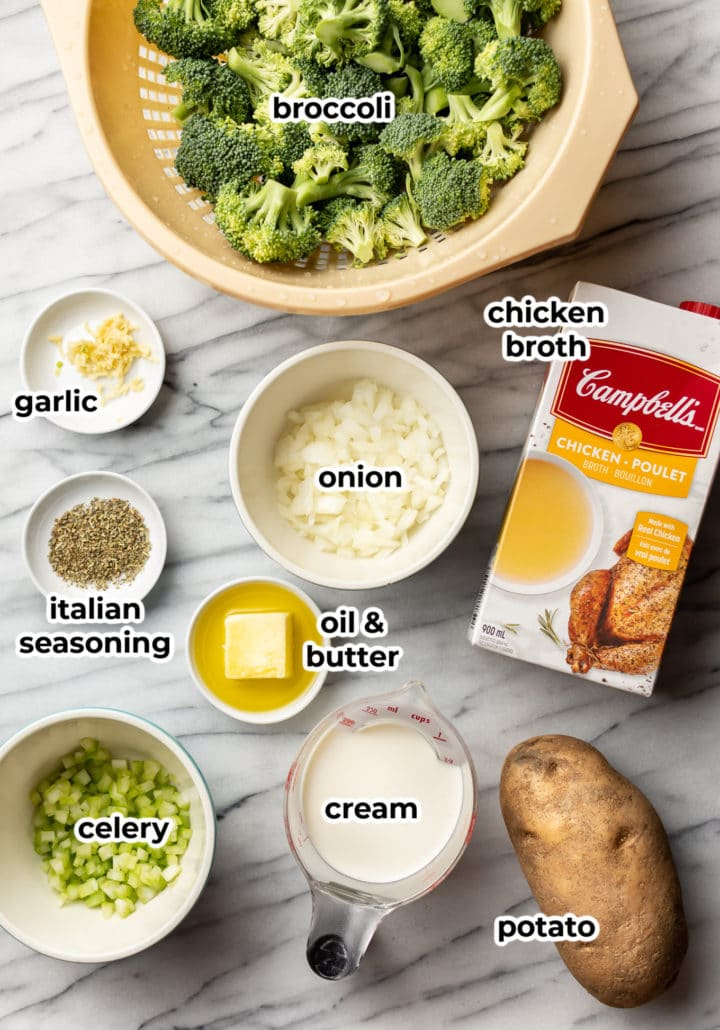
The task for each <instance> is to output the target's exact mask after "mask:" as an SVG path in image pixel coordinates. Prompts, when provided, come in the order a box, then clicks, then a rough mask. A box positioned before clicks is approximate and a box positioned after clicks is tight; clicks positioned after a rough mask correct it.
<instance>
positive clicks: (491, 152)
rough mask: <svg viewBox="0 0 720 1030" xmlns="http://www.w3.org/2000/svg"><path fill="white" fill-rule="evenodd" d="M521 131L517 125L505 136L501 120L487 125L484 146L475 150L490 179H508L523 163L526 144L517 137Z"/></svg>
mask: <svg viewBox="0 0 720 1030" xmlns="http://www.w3.org/2000/svg"><path fill="white" fill-rule="evenodd" d="M521 131H522V128H521V127H519V126H517V127H515V128H514V129H513V130H512V131H511V132H510V135H509V136H506V135H505V129H504V128H503V125H502V122H491V123H490V124H489V125H488V127H487V132H486V135H485V146H484V147H483V148H482V149H481V150H478V151H477V158H478V160H479V161H480V164H481V165H482V166H483V168H484V169H485V171H486V172H487V173H488V175H489V176H490V178H491V179H495V180H496V181H503V180H504V179H510V178H512V176H513V175H515V174H516V173H517V172H519V171H520V169H521V168H522V167H523V165H524V164H525V154H526V152H527V148H528V145H527V143H525V142H523V141H522V140H519V139H518V136H519V135H520V132H521Z"/></svg>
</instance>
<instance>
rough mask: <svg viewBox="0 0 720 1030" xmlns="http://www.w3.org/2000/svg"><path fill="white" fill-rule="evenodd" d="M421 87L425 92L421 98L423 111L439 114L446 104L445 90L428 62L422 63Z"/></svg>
mask: <svg viewBox="0 0 720 1030" xmlns="http://www.w3.org/2000/svg"><path fill="white" fill-rule="evenodd" d="M420 77H421V79H422V87H423V90H424V92H425V96H424V98H423V111H425V113H426V114H439V113H440V111H443V110H444V109H445V108H446V107H447V104H448V98H447V92H446V90H445V88H444V86H441V85H440V83H439V82H438V80H437V77H436V75H435V72H434V71H433V69H432V68H431V67H430V65H429V64H426V65H423V69H422V72H421V73H420Z"/></svg>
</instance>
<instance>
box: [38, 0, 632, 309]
mask: <svg viewBox="0 0 720 1030" xmlns="http://www.w3.org/2000/svg"><path fill="white" fill-rule="evenodd" d="M133 5H134V0H42V6H43V9H44V11H45V16H46V18H47V20H48V22H49V25H50V30H51V32H52V36H53V40H54V42H55V46H56V48H57V52H58V55H59V58H60V64H61V66H62V70H63V74H64V76H65V80H66V82H67V87H68V91H69V94H70V101H71V104H72V106H73V108H74V111H75V114H76V117H77V120H78V125H79V127H80V132H81V134H82V137H83V140H84V143H85V146H86V148H87V151H88V154H89V155H90V158H91V160H92V162H93V165H94V166H95V171H96V172H97V174H98V176H99V177H100V179H101V181H102V183H103V185H104V186H105V189H106V190H107V192H108V193H109V194H110V197H111V198H112V199H113V200H114V201H115V203H116V204H117V206H118V207H119V208H120V210H121V211H122V212H123V214H124V215H125V217H126V218H127V219H128V220H129V221H130V222H131V223H132V224H133V225H134V226H135V228H136V229H137V230H138V232H140V233H141V234H142V235H143V236H144V237H145V239H146V240H147V241H148V242H149V243H151V244H152V245H153V246H154V247H156V248H157V250H159V251H160V253H161V254H163V255H164V256H165V257H166V258H168V259H169V260H170V261H173V262H174V263H175V264H177V265H179V267H180V268H182V269H184V271H186V272H188V273H190V275H193V276H195V277H196V278H198V279H201V280H202V281H203V282H206V283H208V284H209V285H211V286H213V287H215V288H216V289H218V290H223V291H224V292H226V293H229V294H232V295H233V296H235V297H240V298H242V299H243V300H248V301H252V302H253V303H256V304H264V305H266V306H267V307H273V308H281V309H282V310H285V311H297V312H302V313H306V314H348V315H350V314H360V313H364V312H368V311H375V310H378V309H387V308H393V307H400V306H402V305H403V304H410V303H412V302H413V301H417V300H422V299H424V298H426V297H430V296H432V295H433V294H436V293H440V292H441V291H443V290H447V289H449V288H450V287H451V286H456V285H458V284H459V283H462V282H465V281H467V280H468V279H473V278H475V277H476V276H479V275H484V274H485V273H486V272H490V271H492V270H493V269H496V268H500V267H502V266H503V265H508V264H511V263H512V262H514V261H517V260H518V259H519V258H523V257H528V256H529V255H530V254H534V253H537V251H540V250H544V249H546V248H547V247H551V246H554V245H556V244H559V243H563V242H566V241H567V240H570V239H573V238H574V237H575V236H576V235H577V233H578V232H579V231H580V228H581V225H582V222H583V219H584V217H585V214H586V212H587V209H588V207H589V205H590V203H591V201H592V199H593V197H594V195H595V193H596V192H597V189H598V187H599V185H600V182H601V180H602V177H603V174H604V172H605V169H606V168H607V166H608V164H609V163H610V160H611V159H612V157H613V154H614V153H615V151H616V149H617V147H618V145H619V143H620V140H621V139H622V136H623V133H624V132H625V130H626V128H627V126H628V125H629V123H630V121H631V119H632V116H633V114H634V112H635V109H636V107H637V95H636V92H635V89H634V87H633V83H632V79H631V78H630V73H629V71H628V68H627V65H626V63H625V58H624V56H623V52H622V48H621V45H620V41H619V39H618V35H617V30H616V28H615V23H614V21H613V17H612V12H611V11H610V7H609V4H608V3H607V2H606V0H565V4H564V8H563V11H562V13H561V14H560V16H559V17H558V18H556V19H555V20H554V22H553V23H552V24H551V25H549V26H548V28H547V30H546V38H547V40H548V42H549V43H550V44H551V45H552V47H553V48H554V50H555V52H556V54H557V57H558V60H559V61H560V64H561V65H562V68H563V71H564V75H565V92H564V96H563V100H562V103H561V104H560V105H559V107H558V108H557V109H556V110H555V111H553V112H552V113H551V114H550V115H549V116H548V117H547V118H546V119H545V120H544V121H543V123H542V124H541V125H540V126H539V127H538V128H537V129H536V130H535V131H534V132H533V136H532V142H531V146H530V150H529V154H528V160H527V164H526V167H525V168H524V169H523V171H522V172H521V173H520V174H519V175H517V176H516V177H515V178H514V179H512V180H511V181H510V182H509V183H508V184H507V185H505V186H504V187H503V188H502V189H501V190H499V191H498V192H497V195H496V197H495V199H494V201H493V205H492V207H491V209H490V211H489V212H488V214H487V215H485V217H484V218H482V219H480V220H479V221H477V222H474V223H472V224H468V225H466V226H464V227H463V228H461V229H459V230H457V231H456V232H451V233H447V234H443V233H434V234H433V235H432V237H431V239H430V240H429V241H428V243H427V245H426V246H424V247H421V248H420V249H419V250H411V251H409V252H408V253H407V254H403V255H398V256H393V257H389V258H387V259H386V260H385V261H381V262H378V263H377V264H375V265H372V266H370V267H367V268H352V267H351V266H350V264H349V261H348V255H347V254H345V253H336V252H335V251H333V250H332V249H331V248H329V247H327V246H325V245H324V246H323V247H322V248H321V249H320V250H318V251H317V252H316V253H315V254H314V255H313V256H312V257H311V258H309V259H308V260H306V261H300V262H296V263H295V264H292V265H265V266H262V265H256V264H254V263H252V262H250V261H248V260H246V259H245V258H243V257H242V256H241V255H240V254H238V253H236V252H235V251H233V250H232V249H231V248H230V247H229V245H228V244H227V243H226V242H225V239H224V238H223V236H222V235H221V234H220V232H219V231H218V230H217V229H216V228H215V226H214V224H213V213H212V208H211V206H210V205H209V204H207V203H206V202H205V201H204V200H203V199H202V197H201V195H200V194H199V193H198V191H197V190H191V189H188V188H187V187H186V186H185V185H184V183H183V182H182V180H181V179H180V178H179V176H178V174H177V172H176V171H175V168H174V165H173V161H174V154H175V150H176V148H177V144H178V139H179V131H178V128H177V125H176V123H175V122H174V121H173V118H172V114H171V112H172V109H173V107H174V106H175V104H176V103H177V101H178V92H177V89H176V88H174V87H171V86H167V85H166V84H165V81H164V78H163V74H162V72H163V67H164V65H165V64H166V63H167V58H166V57H165V55H164V54H162V53H158V51H156V50H154V49H153V48H152V47H150V46H148V44H147V43H146V42H145V40H144V39H143V38H142V37H141V36H140V35H138V33H137V31H136V29H135V27H134V25H133V20H132V8H133Z"/></svg>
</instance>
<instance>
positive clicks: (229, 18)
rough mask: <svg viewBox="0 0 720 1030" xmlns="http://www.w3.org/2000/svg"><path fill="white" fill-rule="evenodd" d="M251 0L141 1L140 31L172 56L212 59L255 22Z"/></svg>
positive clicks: (136, 18)
mask: <svg viewBox="0 0 720 1030" xmlns="http://www.w3.org/2000/svg"><path fill="white" fill-rule="evenodd" d="M253 17H254V12H253V8H252V3H251V0H167V2H164V0H138V3H137V4H136V6H135V9H134V11H133V18H134V21H135V26H136V28H137V30H138V32H141V33H142V35H143V36H145V38H146V39H147V40H148V42H149V43H152V44H154V45H155V46H156V47H158V49H160V50H163V51H164V52H165V53H166V54H170V55H171V57H212V56H213V55H214V54H220V53H222V52H223V51H224V50H227V49H228V47H231V46H232V45H233V44H234V42H235V40H236V39H237V37H238V35H239V34H240V32H242V30H243V29H244V28H246V27H247V26H248V25H249V24H250V23H251V21H252V20H253Z"/></svg>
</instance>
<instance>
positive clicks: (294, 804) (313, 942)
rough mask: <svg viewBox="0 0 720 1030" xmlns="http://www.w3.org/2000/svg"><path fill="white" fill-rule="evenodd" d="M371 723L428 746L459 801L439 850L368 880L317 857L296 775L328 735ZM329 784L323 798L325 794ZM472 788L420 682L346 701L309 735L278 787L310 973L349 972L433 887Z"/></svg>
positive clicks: (454, 741)
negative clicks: (303, 912) (304, 900)
mask: <svg viewBox="0 0 720 1030" xmlns="http://www.w3.org/2000/svg"><path fill="white" fill-rule="evenodd" d="M374 724H389V725H402V726H405V727H412V728H413V729H414V730H416V731H417V732H419V733H420V734H421V735H422V736H423V737H424V738H425V739H426V741H427V742H428V743H429V744H430V745H431V747H432V749H433V751H434V752H435V754H436V756H437V759H438V761H439V762H442V763H444V764H447V765H452V766H455V767H456V768H458V769H459V770H460V776H461V801H460V810H459V815H458V818H457V821H456V823H455V826H454V828H453V830H452V832H451V833H450V835H449V836H448V837H447V839H446V841H445V843H444V844H443V846H442V847H441V849H440V850H439V851H438V852H437V853H436V854H435V855H434V857H433V858H431V859H430V861H429V862H427V863H426V864H425V865H424V866H423V867H422V868H420V869H417V870H416V871H414V872H413V873H412V874H411V875H408V876H405V877H403V878H401V879H393V880H390V881H389V882H368V881H365V880H360V879H356V878H355V877H353V876H349V875H347V874H346V873H344V872H341V871H339V870H338V869H335V868H334V867H333V866H331V865H330V864H329V863H328V862H327V861H326V860H325V858H323V856H322V855H321V854H320V852H319V851H318V849H317V847H316V846H315V844H314V843H313V840H312V838H311V836H310V833H309V831H308V818H307V815H306V813H305V812H304V799H303V788H304V776H305V772H306V770H307V767H308V763H309V761H310V758H311V756H312V755H313V753H314V752H315V749H316V748H317V746H318V744H319V743H320V741H321V740H322V739H323V738H324V737H325V736H326V734H328V733H330V732H343V733H353V734H354V733H358V732H362V730H363V729H365V728H366V727H369V726H372V725H374ZM333 792H334V791H333V788H332V786H329V793H333ZM476 802H477V784H476V779H475V769H474V766H473V763H472V759H471V757H470V753H469V752H468V749H467V747H466V745H465V743H464V741H463V740H462V738H461V737H460V735H459V734H458V732H457V730H455V728H454V727H453V726H452V725H451V724H450V723H449V722H448V721H447V720H446V719H445V718H444V717H443V716H442V715H441V714H440V712H439V711H438V710H437V709H436V708H435V706H434V705H433V703H432V701H431V700H430V697H429V696H428V693H427V691H426V689H425V687H424V686H423V684H422V683H420V682H418V681H411V682H410V683H407V684H405V686H404V687H402V688H401V689H400V690H397V691H393V692H391V693H388V694H381V695H378V696H375V697H369V698H363V699H360V700H358V701H353V702H350V703H349V704H347V705H345V706H344V707H343V708H339V709H338V710H337V711H335V712H333V713H331V714H330V715H328V716H327V717H326V718H325V719H323V720H322V722H320V723H318V725H317V726H316V727H315V728H314V729H313V730H312V731H311V732H310V734H309V735H308V737H307V739H306V740H305V743H304V744H303V746H302V748H301V749H300V752H299V754H298V756H297V758H296V759H295V761H294V762H293V764H292V766H291V768H290V772H289V773H288V777H287V782H286V784H285V832H286V834H287V838H288V842H289V844H290V848H291V850H292V853H293V855H294V856H295V860H296V861H297V863H298V865H299V866H300V868H301V869H302V871H303V873H304V874H305V877H306V878H307V881H308V884H309V885H310V891H311V894H312V902H313V911H312V922H311V926H310V932H309V934H308V941H307V960H308V963H309V965H310V968H311V969H312V970H313V972H315V973H317V975H318V976H321V977H323V978H324V979H326V980H341V979H342V978H343V977H345V976H348V975H349V974H350V973H353V972H354V971H355V970H356V969H357V967H358V965H359V963H360V960H361V959H362V957H363V955H364V954H365V951H366V949H367V946H368V944H369V943H370V940H371V939H372V936H373V934H374V932H375V930H376V928H377V926H378V924H379V923H380V921H381V920H382V919H383V918H384V917H385V916H386V915H387V914H388V913H389V912H391V911H392V910H393V909H395V908H398V907H399V906H400V905H406V904H408V902H410V901H415V900H416V899H417V898H420V897H422V896H423V895H424V894H427V893H428V892H429V891H431V890H433V889H434V888H435V887H437V886H438V884H439V883H441V882H442V881H443V880H444V879H445V877H446V876H447V875H448V874H449V873H450V872H451V870H452V869H453V868H454V866H455V865H456V864H457V862H458V861H459V859H460V857H461V855H462V853H463V851H464V850H465V847H466V846H467V843H468V841H469V840H470V836H471V834H472V830H473V826H474V824H475V813H476Z"/></svg>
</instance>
